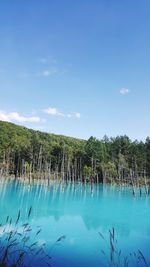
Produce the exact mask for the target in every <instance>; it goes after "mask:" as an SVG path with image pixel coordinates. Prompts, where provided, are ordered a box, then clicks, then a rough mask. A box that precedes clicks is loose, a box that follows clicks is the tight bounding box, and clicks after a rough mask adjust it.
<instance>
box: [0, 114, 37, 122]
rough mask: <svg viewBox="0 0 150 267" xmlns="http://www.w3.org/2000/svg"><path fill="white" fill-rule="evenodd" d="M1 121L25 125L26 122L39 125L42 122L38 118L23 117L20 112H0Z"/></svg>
mask: <svg viewBox="0 0 150 267" xmlns="http://www.w3.org/2000/svg"><path fill="white" fill-rule="evenodd" d="M0 120H1V121H8V122H19V123H25V122H30V123H38V122H40V121H41V119H40V118H39V117H36V116H22V115H20V114H19V113H18V112H10V113H6V112H3V111H0Z"/></svg>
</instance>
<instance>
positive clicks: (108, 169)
mask: <svg viewBox="0 0 150 267" xmlns="http://www.w3.org/2000/svg"><path fill="white" fill-rule="evenodd" d="M0 175H1V176H4V177H5V176H10V175H13V176H15V177H26V178H28V179H36V178H40V179H41V178H42V179H48V180H50V179H62V180H66V181H67V180H70V179H71V180H72V181H84V182H87V181H90V182H91V181H92V182H111V183H113V182H116V183H119V184H125V183H128V184H132V185H138V186H140V185H141V184H144V185H145V188H146V192H147V193H148V191H149V188H148V187H147V186H148V184H150V180H149V177H150V138H149V137H147V139H146V141H145V142H142V141H140V142H138V141H137V140H136V141H131V140H130V139H129V138H128V137H127V136H117V137H116V138H108V137H107V136H105V137H104V138H103V139H102V140H98V139H96V138H95V137H90V138H89V139H88V140H87V141H85V140H80V139H75V138H71V137H65V136H61V135H54V134H48V133H42V132H39V131H34V130H31V129H27V128H25V127H21V126H17V125H15V124H12V123H8V122H2V121H0Z"/></svg>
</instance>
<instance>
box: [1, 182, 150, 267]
mask: <svg viewBox="0 0 150 267" xmlns="http://www.w3.org/2000/svg"><path fill="white" fill-rule="evenodd" d="M31 206H32V213H31V216H30V219H29V220H30V225H31V228H32V231H31V233H30V236H31V239H32V238H33V233H34V230H37V229H38V227H40V228H41V229H42V231H41V233H40V235H39V236H38V242H39V244H40V243H42V242H46V247H47V249H48V250H49V251H50V253H51V256H52V259H51V265H52V266H54V267H55V266H56V267H59V266H65V267H79V266H86V267H91V266H94V267H100V266H105V265H103V264H104V263H106V262H105V261H107V257H108V259H109V254H110V253H109V251H110V244H109V229H112V227H114V229H115V238H116V239H117V244H116V245H117V247H118V249H119V250H121V251H122V252H121V253H122V254H123V255H125V256H126V255H129V254H130V253H133V252H136V251H137V250H138V249H140V251H142V253H143V254H144V256H145V258H146V260H147V263H148V266H150V264H149V263H150V256H149V255H150V253H149V251H150V199H149V197H147V196H146V195H145V194H144V189H143V194H142V197H140V195H139V192H137V194H136V197H133V195H132V190H131V188H126V187H124V188H120V187H117V186H110V185H93V188H92V191H91V187H90V185H89V184H87V185H84V184H81V183H78V184H77V183H76V184H73V183H68V184H64V185H62V184H61V183H54V182H53V183H51V184H50V185H49V187H48V186H45V185H44V184H41V183H40V182H39V183H34V184H31V185H29V184H27V183H23V182H14V181H9V182H6V181H5V182H4V181H1V182H0V218H1V223H3V224H5V221H6V217H7V215H9V216H10V217H11V218H12V219H13V220H14V221H15V220H16V218H17V214H18V210H21V217H20V220H21V223H25V222H26V221H27V214H28V211H29V208H30V207H31ZM99 233H101V234H102V235H103V237H104V239H105V240H103V238H102V237H101V235H100V234H99ZM2 234H3V233H2V231H1V230H0V237H2ZM61 236H65V238H63V240H62V241H61V242H58V243H59V244H56V245H55V242H56V240H58V238H59V237H61ZM56 243H57V242H56ZM104 253H105V255H104ZM134 265H135V261H134V259H133V257H132V256H131V257H130V265H129V266H134ZM135 266H144V263H143V265H135Z"/></svg>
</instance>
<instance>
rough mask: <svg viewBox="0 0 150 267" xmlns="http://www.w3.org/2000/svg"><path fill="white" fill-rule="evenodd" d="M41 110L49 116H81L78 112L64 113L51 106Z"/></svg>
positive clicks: (78, 117)
mask: <svg viewBox="0 0 150 267" xmlns="http://www.w3.org/2000/svg"><path fill="white" fill-rule="evenodd" d="M43 111H44V112H45V113H47V114H48V115H51V116H61V117H67V118H73V117H74V118H77V119H80V118H81V114H80V113H79V112H76V113H68V114H65V113H62V112H60V111H59V110H58V109H57V108H52V107H49V108H47V109H44V110H43Z"/></svg>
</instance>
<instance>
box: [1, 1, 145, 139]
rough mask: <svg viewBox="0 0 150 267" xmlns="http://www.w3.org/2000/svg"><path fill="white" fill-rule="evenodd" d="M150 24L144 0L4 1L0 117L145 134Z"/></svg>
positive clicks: (91, 131) (66, 128)
mask: <svg viewBox="0 0 150 267" xmlns="http://www.w3.org/2000/svg"><path fill="white" fill-rule="evenodd" d="M149 29H150V1H149V0H144V1H142V0H141V1H138V0H130V1H129V0H126V1H120V0H111V1H110V0H76V1H73V0H68V1H67V0H55V1H54V0H42V1H41V0H21V1H20V0H13V1H12V0H1V1H0V119H1V120H7V121H11V122H14V123H16V124H21V125H25V126H27V127H30V128H33V129H39V130H42V131H46V132H53V133H57V134H65V135H69V136H75V137H79V138H89V137H90V136H91V135H93V136H96V137H98V138H102V137H103V136H104V135H105V134H107V135H108V136H116V135H123V134H127V135H128V136H129V137H130V138H131V139H139V140H141V139H142V140H144V139H145V138H146V137H147V136H148V135H150V104H149V101H150V31H149Z"/></svg>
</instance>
